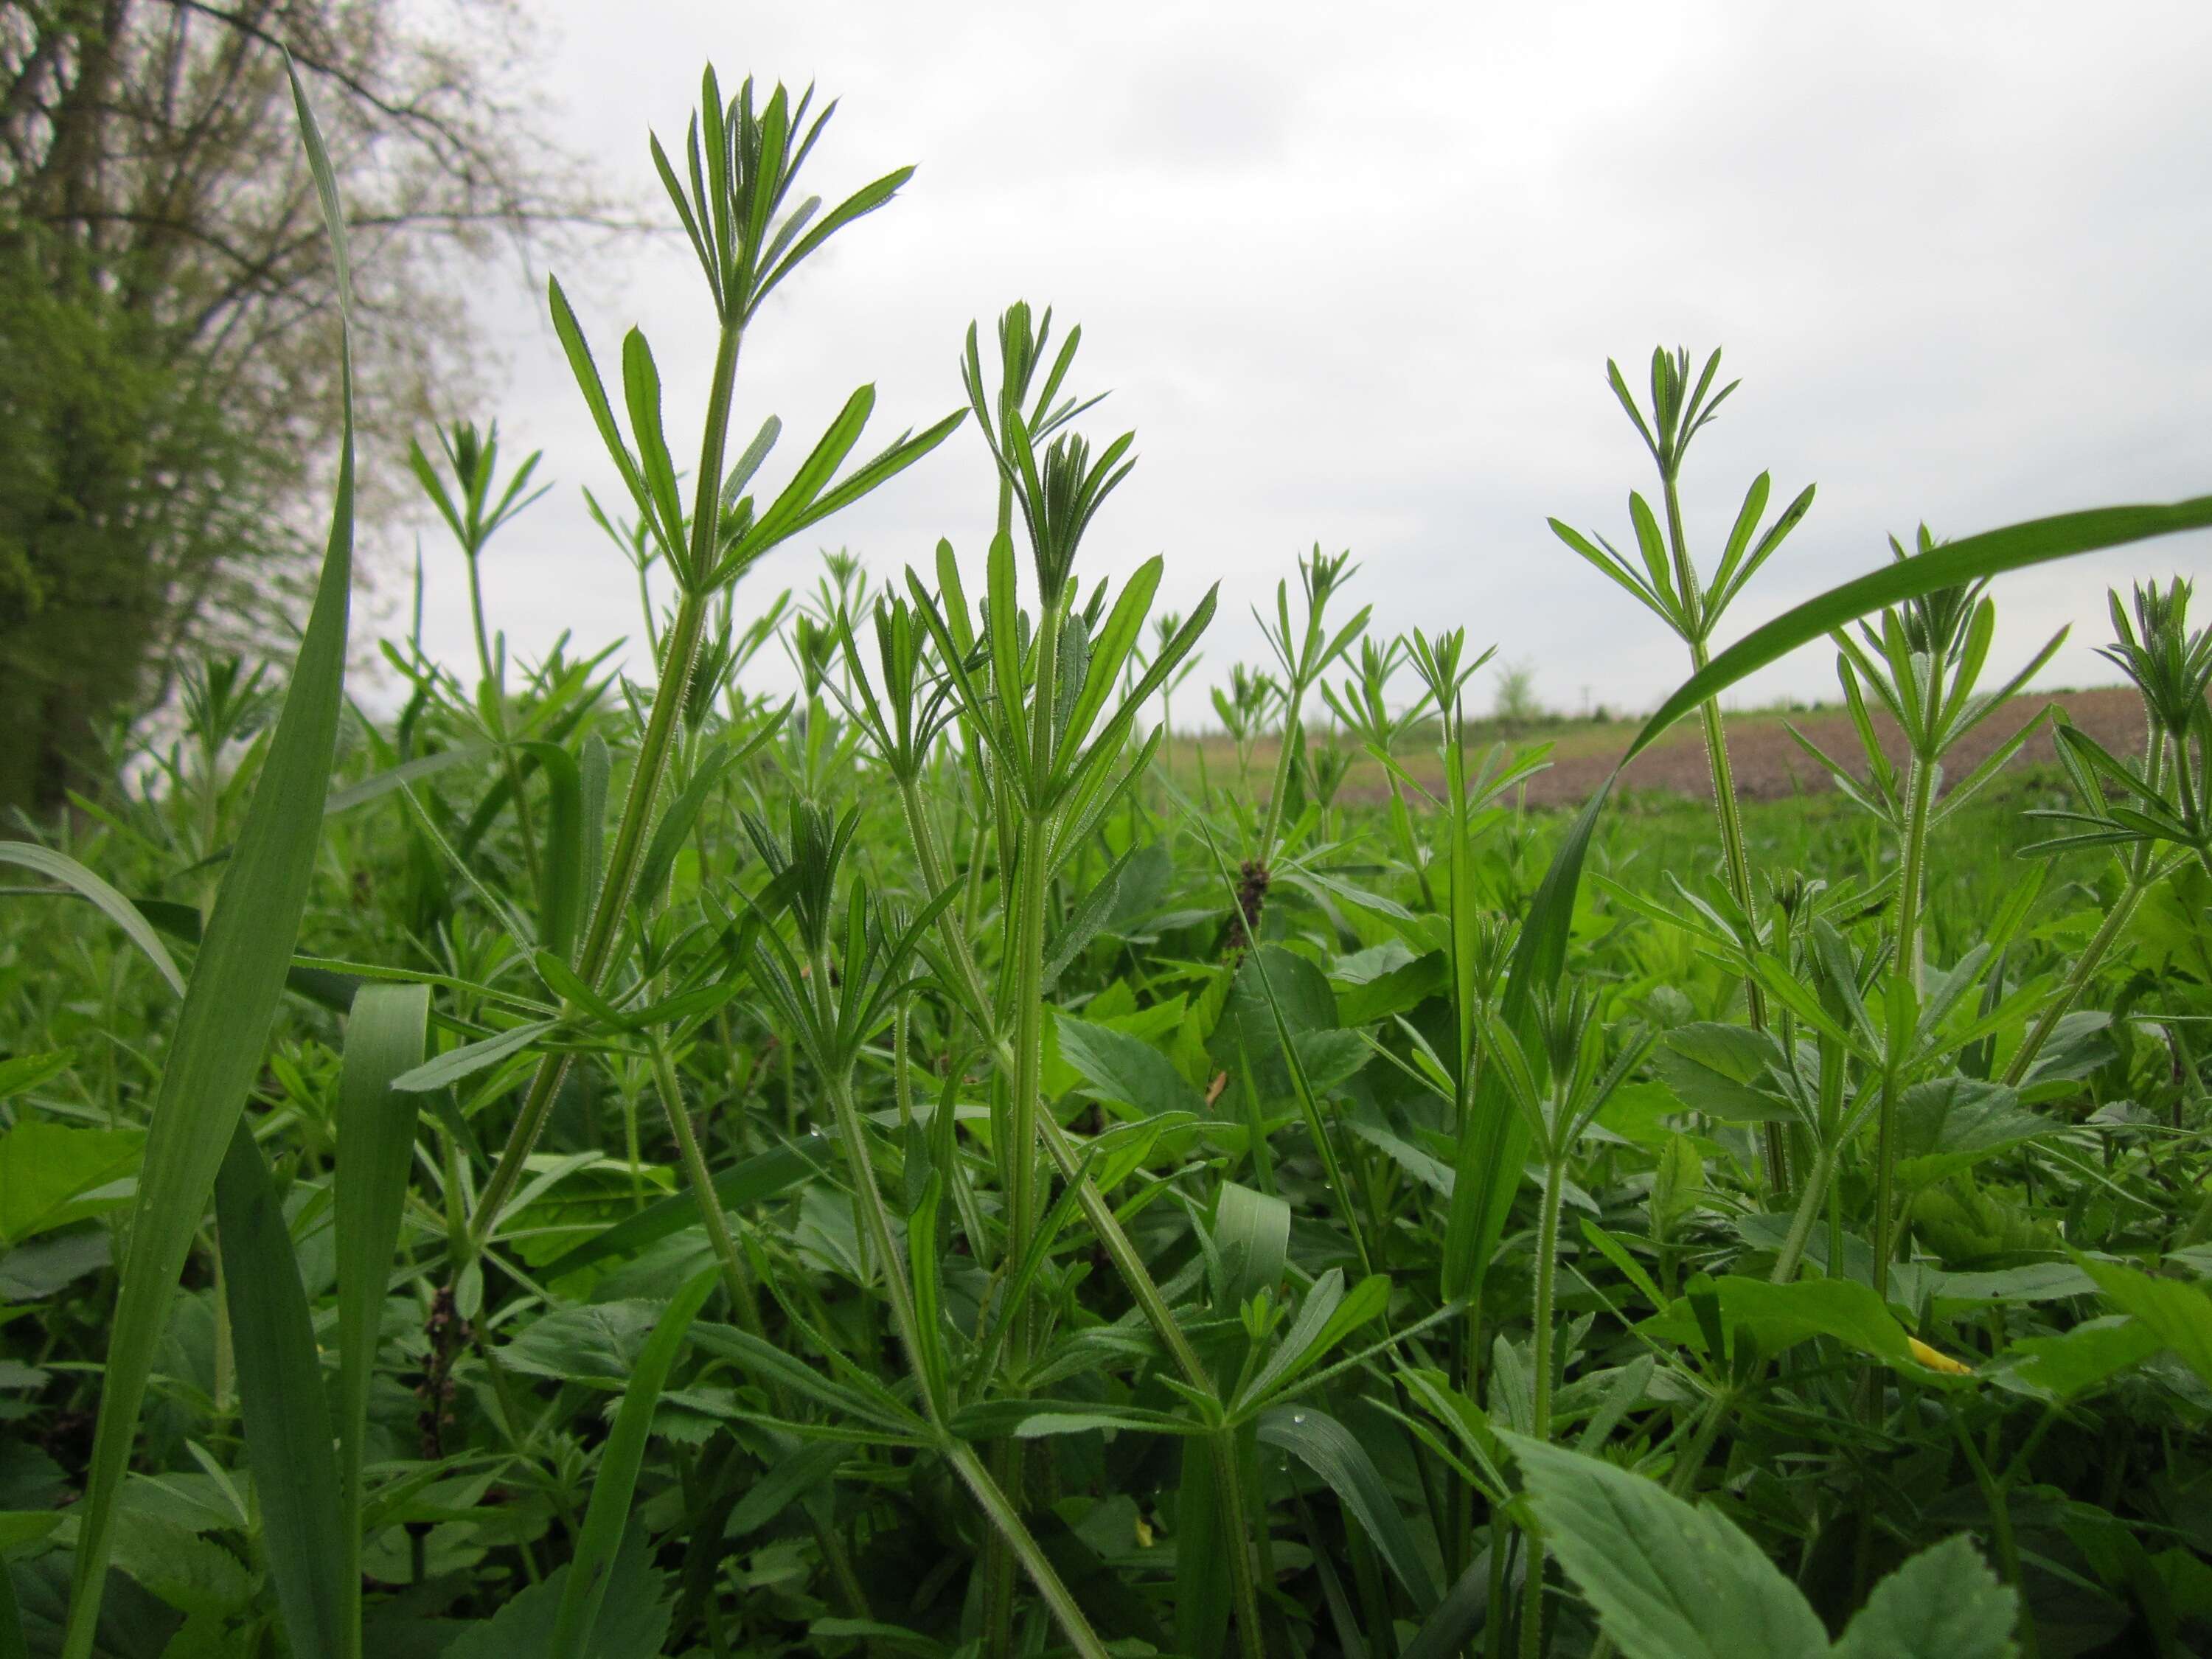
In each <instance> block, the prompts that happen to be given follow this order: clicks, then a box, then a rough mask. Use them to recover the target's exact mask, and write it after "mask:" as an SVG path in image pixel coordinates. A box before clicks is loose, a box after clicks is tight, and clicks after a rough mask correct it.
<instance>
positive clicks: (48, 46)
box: [0, 0, 614, 811]
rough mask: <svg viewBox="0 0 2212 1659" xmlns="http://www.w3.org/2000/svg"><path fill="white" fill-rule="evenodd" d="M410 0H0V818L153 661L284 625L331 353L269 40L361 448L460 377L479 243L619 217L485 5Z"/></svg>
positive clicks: (90, 768)
mask: <svg viewBox="0 0 2212 1659" xmlns="http://www.w3.org/2000/svg"><path fill="white" fill-rule="evenodd" d="M424 17H425V14H424V11H423V9H422V8H420V7H418V6H414V5H410V4H408V3H405V0H229V3H213V0H0V811H6V810H9V809H11V808H12V809H23V810H30V811H51V810H52V809H53V808H54V807H56V806H57V805H59V804H60V803H61V802H62V800H63V799H64V795H65V792H66V791H67V790H69V789H71V788H88V787H90V788H96V787H98V786H99V784H100V781H101V779H102V774H103V769H104V767H105V766H106V763H107V758H108V757H110V756H111V755H112V749H113V745H112V733H113V732H114V730H115V729H116V727H117V726H118V724H119V723H121V722H124V721H127V720H129V719H131V717H132V716H133V715H135V714H137V713H139V712H140V711H142V710H143V709H144V708H147V707H149V705H151V704H152V703H154V702H158V701H159V700H161V698H162V697H163V696H165V695H166V694H167V690H168V687H169V684H170V681H171V677H172V675H173V672H174V668H175V665H176V664H177V663H179V660H181V659H184V658H185V656H186V655H187V654H188V653H191V652H193V651H195V650H198V649H202V648H209V647H217V646H228V647H238V646H246V647H258V648H262V649H267V648H270V647H272V646H278V645H281V644H282V642H283V641H284V640H285V639H286V638H287V637H288V634H289V626H288V624H289V617H290V615H291V613H292V611H293V609H294V606H295V601H296V600H297V599H298V597H299V595H300V592H301V583H302V580H303V576H304V575H307V574H312V563H311V556H312V553H313V550H314V548H315V545H316V544H315V534H316V532H315V524H316V520H317V516H318V514H319V513H320V511H321V510H322V508H323V507H324V506H325V505H326V503H325V502H324V501H322V500H321V495H322V494H323V493H324V491H325V488H326V485H327V479H326V478H325V477H319V476H318V471H319V465H320V458H322V457H323V456H325V455H327V454H328V453H331V448H332V445H331V443H330V442H329V441H328V440H329V439H330V438H331V435H332V432H333V429H334V422H335V418H336V410H337V397H336V387H335V385H334V377H335V375H336V373H337V368H336V365H337V352H336V350H335V349H334V348H333V342H332V332H333V329H334V319H333V317H332V313H331V295H332V283H331V270H330V264H329V258H330V256H329V252H328V250H327V248H326V247H325V240H324V238H323V236H322V234H321V232H320V230H319V227H318V224H317V222H316V217H315V207H314V203H313V196H312V187H311V185H310V184H309V182H308V179H307V169H306V167H305V165H304V163H303V162H302V161H301V157H300V154H299V146H298V143H297V137H296V134H295V131H294V129H293V119H292V112H291V107H290V103H289V94H287V92H286V90H285V78H284V70H283V51H284V50H285V49H287V48H289V51H290V52H291V53H292V55H293V57H294V58H295V61H296V62H297V63H298V64H300V66H301V70H302V72H303V73H304V74H305V75H306V76H307V78H308V80H309V82H310V83H311V85H312V87H313V91H314V93H315V95H316V97H317V100H318V104H319V108H320V111H321V114H322V119H323V123H324V125H325V130H326V132H327V135H328V137H329V141H330V149H331V161H332V163H333V166H334V167H335V169H336V171H337V176H338V179H339V185H340V192H341V195H342V197H343V199H344V200H345V202H346V203H347V204H348V208H349V213H350V215H351V218H350V221H349V224H350V230H351V235H352V238H353V248H354V258H355V264H356V270H355V280H356V289H357V307H358V309H357V315H356V322H357V326H358V328H359V331H360V349H359V359H358V361H359V364H360V376H361V378H360V383H359V386H358V389H357V390H358V402H359V408H360V412H361V417H362V423H363V426H364V428H365V429H366V432H367V435H368V437H369V438H370V439H371V440H372V441H374V439H376V438H378V437H383V438H386V439H387V440H388V439H392V438H396V437H397V436H398V435H400V434H403V433H404V432H405V431H406V430H408V429H409V428H412V427H414V426H415V425H416V424H417V423H418V422H420V421H421V420H422V419H423V418H424V417H425V416H428V414H430V413H431V412H432V410H434V409H436V408H438V407H440V406H441V405H447V406H449V405H450V404H452V403H453V401H455V398H456V394H457V393H458V392H459V391H460V390H462V389H464V388H465V387H467V386H469V385H470V384H471V380H472V379H473V378H474V377H475V376H476V375H477V374H478V372H479V371H480V369H481V368H482V356H481V352H480V349H479V348H478V345H477V342H476V341H475V339H474V338H473V337H472V336H471V332H470V330H469V327H468V319H467V315H466V309H465V302H464V295H465V277H466V276H467V274H468V273H469V272H470V271H471V270H472V269H473V268H475V267H477V265H478V264H480V262H481V261H482V260H483V258H487V257H489V255H491V254H493V253H494V252H497V251H498V250H499V249H501V248H502V247H507V248H519V249H521V250H524V251H528V250H529V248H530V247H531V246H532V243H533V242H534V240H537V239H538V238H539V237H541V236H543V235H544V234H546V233H547V232H549V231H560V230H562V229H565V228H573V227H578V226H588V225H612V224H613V223H614V221H613V220H612V219H611V217H610V216H609V215H608V214H607V213H606V211H605V208H604V207H603V205H602V204H601V203H600V202H599V200H598V199H597V198H596V197H595V196H594V194H593V192H592V190H591V189H590V187H589V185H588V183H587V182H586V179H585V177H584V175H583V173H582V172H581V170H580V167H579V165H578V164H577V163H576V162H574V161H572V160H570V159H569V158H568V155H566V154H565V152H564V151H563V150H562V149H561V147H560V146H558V145H557V144H556V143H551V142H550V141H549V140H548V139H547V138H546V137H545V136H544V131H542V129H543V127H544V123H543V121H542V120H541V119H540V118H538V114H537V112H536V111H535V110H534V109H533V108H532V106H531V105H530V103H529V101H528V100H527V99H526V96H524V95H523V94H520V92H519V91H518V90H517V87H518V85H519V82H520V64H521V62H522V54H521V52H520V49H519V46H518V44H517V41H518V38H519V37H518V34H517V25H518V23H519V21H520V13H519V12H518V11H517V10H516V9H514V7H513V5H512V4H511V3H509V0H445V3H444V5H443V7H442V9H440V10H439V11H437V12H436V13H435V15H433V16H432V18H431V20H430V21H423V20H424ZM369 485H370V488H371V489H372V491H373V490H374V478H373V477H372V478H371V480H370V481H369ZM367 505H368V508H369V510H370V512H371V514H372V516H373V514H374V508H375V507H376V505H377V501H376V499H375V497H374V494H372V496H371V499H370V501H368V503H367Z"/></svg>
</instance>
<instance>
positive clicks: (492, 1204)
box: [470, 325, 743, 1247]
mask: <svg viewBox="0 0 2212 1659" xmlns="http://www.w3.org/2000/svg"><path fill="white" fill-rule="evenodd" d="M742 340H743V331H742V329H741V327H739V326H738V325H727V326H726V327H724V329H723V330H722V339H721V346H720V349H719V350H718V351H717V353H716V354H715V357H714V383H713V386H712V389H711V391H710V392H709V394H708V402H707V429H706V435H705V436H704V437H703V438H702V441H701V443H700V457H699V492H698V495H697V498H696V507H695V509H694V512H693V515H692V525H691V544H692V545H691V566H692V569H693V570H694V572H696V574H697V575H698V576H700V577H702V578H703V577H704V576H705V574H707V572H708V569H710V568H712V565H713V563H714V553H715V551H716V547H717V541H718V538H719V536H720V510H721V487H722V459H723V450H724V448H725V447H726V443H727V441H728V437H729V429H730V399H731V396H732V392H734V391H735V389H736V385H737V374H738V347H739V345H740V343H742ZM709 597H710V596H709V594H708V592H707V591H706V590H705V589H703V588H699V587H695V586H690V585H689V584H687V585H686V586H685V587H684V592H683V597H682V599H680V600H679V601H678V605H677V609H676V622H675V625H674V626H673V627H671V629H669V631H668V638H667V648H666V649H665V651H664V652H663V653H661V662H660V682H659V687H658V688H657V690H655V692H654V694H653V710H652V712H651V713H650V714H648V715H647V717H646V725H645V732H644V735H643V736H642V738H640V740H639V743H638V750H637V760H636V763H635V765H634V766H633V767H632V768H631V769H630V776H629V793H627V794H625V795H624V796H623V811H622V817H621V819H620V820H619V822H618V823H617V825H616V827H615V836H614V842H613V844H612V845H611V848H609V849H608V854H607V866H606V878H605V881H604V882H603V883H602V884H601V885H600V888H599V902H598V904H597V905H596V906H595V907H594V908H593V909H592V925H591V927H590V928H589V929H588V930H587V931H586V933H585V936H584V945H583V948H582V950H581V951H580V952H579V953H578V955H577V958H576V964H575V966H576V972H577V975H578V976H579V977H580V978H581V979H582V980H583V981H584V982H585V983H586V985H588V986H590V987H592V989H593V990H595V991H596V990H598V989H599V986H600V984H601V983H602V982H603V981H605V978H606V975H607V970H608V969H609V968H610V967H611V966H612V964H613V958H614V947H615V942H616V940H617V939H619V938H620V937H621V934H622V925H623V916H624V914H625V913H626V912H627V910H628V908H629V901H630V890H631V889H632V888H633V887H635V885H636V883H637V876H638V866H640V865H641V864H642V863H643V862H644V860H645V848H646V842H647V837H648V836H650V834H651V832H652V829H653V804H654V802H655V800H656V799H657V798H658V797H659V793H660V785H661V781H662V779H663V777H664V776H665V774H666V772H667V770H668V762H669V757H670V756H671V755H672V754H673V753H674V751H675V746H676V738H677V734H678V731H679V729H680V728H681V726H682V718H681V717H682V714H683V712H684V690H685V688H686V687H687V686H689V685H690V681H691V670H692V665H694V664H695V663H696V661H697V659H698V655H699V641H700V640H701V639H702V637H703V636H704V634H705V632H706V624H707V612H708V599H709ZM568 1063H569V1056H568V1054H561V1053H555V1054H546V1055H544V1057H543V1058H542V1059H540V1060H539V1061H538V1070H537V1072H536V1073H534V1074H533V1075H532V1078H531V1079H530V1090H529V1092H528V1093H527V1094H526V1095H525V1096H524V1097H523V1102H522V1108H521V1110H520V1112H518V1113H517V1114H516V1115H515V1120H514V1127H513V1129H512V1130H511V1131H510V1132H509V1133H508V1134H507V1144H506V1146H503V1147H501V1149H500V1154H499V1162H498V1163H497V1164H495V1165H494V1166H493V1168H492V1172H491V1178H490V1179H489V1181H487V1182H485V1183H484V1188H483V1193H482V1194H480V1195H479V1196H478V1198H477V1207H476V1213H475V1215H474V1216H473V1217H472V1218H471V1224H470V1242H471V1244H472V1245H473V1246H477V1247H481V1246H482V1245H483V1242H484V1241H485V1240H486V1239H488V1238H489V1237H491V1231H492V1228H493V1227H494V1226H495V1225H497V1223H498V1220H499V1212H501V1210H502V1209H503V1208H505V1207H506V1205H507V1200H509V1199H510V1198H512V1197H513V1195H514V1188H515V1186H516V1184H517V1183H518V1182H520V1181H521V1179H522V1165H523V1160H524V1159H525V1158H528V1157H529V1155H530V1150H531V1148H532V1147H533V1146H536V1145H537V1144H538V1135H539V1134H540V1133H543V1132H544V1127H545V1120H546V1118H547V1117H548V1116H550V1115H551V1113H552V1110H553V1101H554V1097H556V1095H557V1094H558V1093H559V1092H560V1088H561V1084H562V1079H564V1078H566V1077H567V1075H568Z"/></svg>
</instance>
